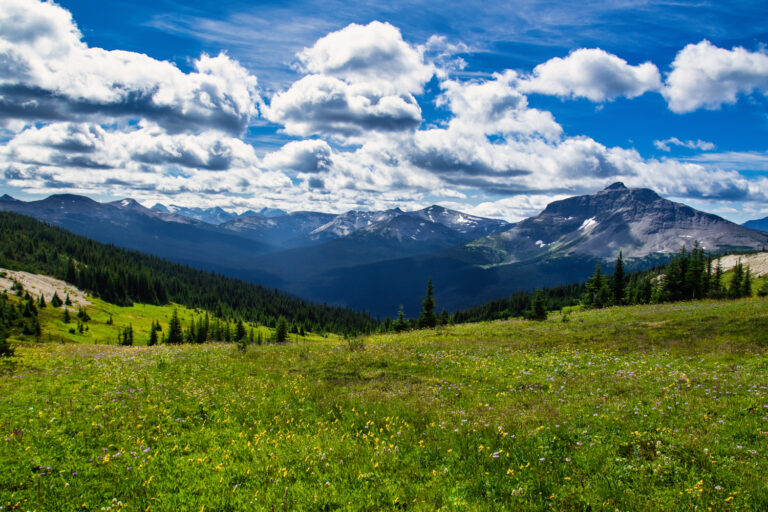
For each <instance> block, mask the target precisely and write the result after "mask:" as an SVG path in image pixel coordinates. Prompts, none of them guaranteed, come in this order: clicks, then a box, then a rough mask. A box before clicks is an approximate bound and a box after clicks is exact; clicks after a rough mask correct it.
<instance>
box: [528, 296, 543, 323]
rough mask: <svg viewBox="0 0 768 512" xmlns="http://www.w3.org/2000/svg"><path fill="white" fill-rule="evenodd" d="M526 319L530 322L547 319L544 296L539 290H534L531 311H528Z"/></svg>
mask: <svg viewBox="0 0 768 512" xmlns="http://www.w3.org/2000/svg"><path fill="white" fill-rule="evenodd" d="M526 317H527V318H528V319H530V320H537V321H543V320H546V319H547V307H546V305H545V304H544V294H543V293H542V291H541V290H536V294H535V295H534V296H533V302H532V303H531V309H530V310H528V312H527V314H526Z"/></svg>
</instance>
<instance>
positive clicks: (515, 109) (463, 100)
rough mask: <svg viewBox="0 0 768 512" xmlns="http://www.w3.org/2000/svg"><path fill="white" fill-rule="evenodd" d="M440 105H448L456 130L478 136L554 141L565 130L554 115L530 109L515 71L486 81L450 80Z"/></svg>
mask: <svg viewBox="0 0 768 512" xmlns="http://www.w3.org/2000/svg"><path fill="white" fill-rule="evenodd" d="M441 87H442V88H443V90H444V93H443V94H442V96H440V97H439V98H438V102H437V103H438V106H440V105H444V106H448V108H449V109H450V110H451V113H452V114H453V115H454V117H453V119H451V121H450V123H449V125H450V128H451V129H453V130H459V131H462V132H471V133H475V134H478V135H481V134H485V135H494V134H499V135H515V136H523V135H536V136H541V137H544V138H547V139H554V138H557V137H559V136H560V135H561V133H562V128H561V127H560V125H559V124H557V122H555V119H554V117H553V116H552V114H551V113H550V112H546V111H541V110H536V109H532V108H529V107H528V99H527V98H526V97H525V96H524V95H523V94H521V93H520V92H519V90H517V74H516V73H515V72H514V71H505V72H504V73H497V74H494V75H493V77H492V79H490V80H484V81H477V80H476V81H468V82H458V81H452V80H446V81H443V82H442V83H441Z"/></svg>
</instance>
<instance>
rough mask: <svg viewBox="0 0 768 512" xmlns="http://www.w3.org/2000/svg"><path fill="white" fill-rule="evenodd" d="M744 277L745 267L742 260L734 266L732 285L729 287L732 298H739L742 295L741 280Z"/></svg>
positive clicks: (729, 294) (729, 295)
mask: <svg viewBox="0 0 768 512" xmlns="http://www.w3.org/2000/svg"><path fill="white" fill-rule="evenodd" d="M743 277H744V267H742V265H741V260H739V261H738V263H736V266H735V267H733V277H731V286H730V287H729V288H728V297H729V298H731V299H738V298H739V297H741V293H742V288H741V282H742V279H743Z"/></svg>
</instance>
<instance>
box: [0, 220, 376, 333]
mask: <svg viewBox="0 0 768 512" xmlns="http://www.w3.org/2000/svg"><path fill="white" fill-rule="evenodd" d="M0 267H6V268H12V269H18V270H26V271H30V272H36V273H42V274H47V275H51V276H54V277H57V278H59V279H64V280H66V281H67V282H69V283H72V284H74V285H76V286H77V287H79V288H82V289H85V290H87V291H89V292H91V293H93V294H94V295H96V296H98V297H100V298H102V299H104V300H106V301H107V302H111V303H114V304H119V305H130V304H131V303H132V302H134V301H135V302H142V303H147V304H164V303H167V302H175V303H178V304H183V305H185V306H188V307H192V308H202V309H206V310H208V311H210V312H211V313H212V314H214V315H216V316H219V317H236V318H242V319H243V320H248V321H252V322H258V323H260V324H263V325H267V326H274V325H275V324H276V322H277V320H278V319H279V318H280V317H281V316H283V317H285V318H286V319H287V320H288V321H289V322H291V323H292V324H294V325H302V326H303V327H304V328H305V329H307V330H312V331H316V332H322V331H328V332H336V333H347V332H356V333H360V332H370V331H371V330H373V329H374V328H375V327H376V326H377V323H378V322H377V321H376V320H374V319H373V318H372V317H371V316H370V315H368V314H366V313H359V312H356V311H353V310H351V309H346V308H338V307H333V306H328V305H318V304H312V303H309V302H306V301H303V300H300V299H297V298H294V297H290V296H288V295H285V294H282V293H280V292H279V291H277V290H272V289H267V288H265V287H262V286H258V285H254V284H251V283H247V282H244V281H240V280H238V279H233V278H229V277H225V276H222V275H217V274H212V273H209V272H205V271H201V270H196V269H193V268H191V267H188V266H185V265H180V264H176V263H171V262H169V261H166V260H163V259H161V258H157V257H154V256H148V255H145V254H142V253H139V252H135V251H129V250H125V249H120V248H117V247H114V246H112V245H106V244H102V243H99V242H95V241H93V240H90V239H87V238H85V237H82V236H79V235H74V234H72V233H70V232H68V231H65V230H63V229H60V228H57V227H52V226H49V225H47V224H44V223H42V222H39V221H37V220H35V219H32V218H30V217H26V216H23V215H19V214H15V213H10V212H0Z"/></svg>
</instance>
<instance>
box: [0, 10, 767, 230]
mask: <svg viewBox="0 0 768 512" xmlns="http://www.w3.org/2000/svg"><path fill="white" fill-rule="evenodd" d="M105 5H106V6H108V7H105ZM767 44H768V4H765V2H760V1H755V2H739V1H736V2H728V3H727V5H725V3H724V2H685V1H641V0H615V1H614V0H609V1H600V2H597V1H595V2H593V1H590V0H584V1H581V2H570V1H563V2H552V1H546V2H545V1H515V0H511V1H503V2H493V1H487V0H486V1H471V0H469V1H468V0H464V1H461V2H458V1H457V2H453V1H448V2H432V1H422V0H416V1H409V2H403V1H397V0H390V1H388V2H378V1H375V2H374V1H370V2H369V1H358V2H339V1H335V0H324V1H322V2H321V1H297V2H284V1H263V2H260V1H239V0H216V1H213V0H202V1H197V2H181V1H178V0H152V1H147V0H131V1H125V0H111V1H110V2H106V3H105V2H96V1H92V0H60V1H59V2H56V3H54V2H41V1H38V0H0V194H2V193H7V194H9V195H11V196H13V197H16V198H19V199H24V200H30V199H40V198H43V197H46V196H48V195H51V194H57V193H76V194H83V195H87V196H89V197H92V198H94V199H98V200H114V199H122V198H125V197H132V198H134V199H136V200H138V201H140V202H141V203H142V204H144V205H145V206H152V205H154V204H155V203H158V202H159V203H163V204H166V205H168V204H176V205H182V206H190V207H192V206H199V207H209V206H221V207H224V208H225V209H231V210H235V211H243V210H246V209H260V208H262V207H272V208H282V209H284V210H288V211H296V210H313V211H325V212H344V211H347V210H351V209H359V210H379V209H385V208H392V207H395V206H398V207H401V208H403V209H417V208H421V207H424V206H428V205H430V204H441V205H443V206H446V207H450V208H455V209H459V210H462V211H465V212H468V213H474V214H477V215H483V216H488V217H495V218H503V219H506V220H509V221H516V220H520V219H522V218H525V217H528V216H531V215H535V214H536V213H538V212H539V211H541V210H542V209H543V208H544V206H546V204H547V203H549V202H551V201H553V200H556V199H561V198H564V197H568V196H572V195H578V194H586V193H593V192H595V191H597V190H600V189H602V188H604V187H606V186H608V185H610V184H611V183H614V182H616V181H622V182H624V183H625V184H626V185H627V186H629V187H648V188H652V189H653V190H655V191H657V192H658V193H660V194H661V195H663V196H664V197H668V198H670V199H673V200H676V201H680V202H685V203H687V204H689V205H691V206H694V207H696V208H699V209H702V210H705V211H710V212H714V213H717V214H719V215H721V216H723V217H725V218H727V219H730V220H733V221H736V222H743V221H745V220H748V219H753V218H761V217H765V216H768V143H767V141H768V138H767V137H766V136H767V135H768V47H767V46H766V45H767Z"/></svg>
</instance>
